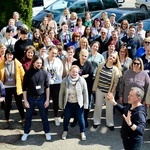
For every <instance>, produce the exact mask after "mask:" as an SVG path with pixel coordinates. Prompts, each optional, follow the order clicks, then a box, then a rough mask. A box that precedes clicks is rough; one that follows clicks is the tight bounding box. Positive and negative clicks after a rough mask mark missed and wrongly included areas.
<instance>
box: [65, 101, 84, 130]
mask: <svg viewBox="0 0 150 150" xmlns="http://www.w3.org/2000/svg"><path fill="white" fill-rule="evenodd" d="M73 114H75V117H76V119H77V121H78V123H79V126H80V132H85V121H84V109H83V107H81V108H80V106H79V104H78V103H69V102H67V104H66V106H65V109H64V121H63V126H64V131H68V125H69V121H70V118H72V116H73Z"/></svg>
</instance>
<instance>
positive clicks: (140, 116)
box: [115, 104, 147, 142]
mask: <svg viewBox="0 0 150 150" xmlns="http://www.w3.org/2000/svg"><path fill="white" fill-rule="evenodd" d="M115 107H116V108H117V110H119V111H120V112H121V113H122V114H125V115H126V116H127V113H128V111H129V110H130V111H131V114H132V115H131V122H132V123H133V124H135V125H136V126H137V129H136V130H135V131H133V130H132V129H131V127H129V126H128V124H127V123H126V121H125V120H123V123H122V128H121V137H122V139H123V140H130V141H133V142H135V141H141V140H143V134H144V130H145V125H146V115H147V113H146V108H145V106H143V105H141V106H138V107H136V108H134V109H131V105H130V104H129V105H127V106H122V105H119V104H117V105H116V106H115Z"/></svg>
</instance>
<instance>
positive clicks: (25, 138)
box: [21, 133, 29, 142]
mask: <svg viewBox="0 0 150 150" xmlns="http://www.w3.org/2000/svg"><path fill="white" fill-rule="evenodd" d="M28 135H29V134H26V133H25V134H24V135H23V136H22V137H21V141H23V142H24V141H26V140H27V138H28Z"/></svg>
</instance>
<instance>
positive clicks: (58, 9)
mask: <svg viewBox="0 0 150 150" xmlns="http://www.w3.org/2000/svg"><path fill="white" fill-rule="evenodd" d="M72 3H73V2H72V1H66V0H60V1H56V2H54V3H53V4H52V5H49V7H47V8H46V10H48V11H52V12H54V13H62V11H63V10H64V8H66V7H69V6H70V5H71V4H72Z"/></svg>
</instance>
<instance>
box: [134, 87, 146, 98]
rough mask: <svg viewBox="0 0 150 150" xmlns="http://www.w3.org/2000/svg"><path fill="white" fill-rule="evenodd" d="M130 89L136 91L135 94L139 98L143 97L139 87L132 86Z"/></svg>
mask: <svg viewBox="0 0 150 150" xmlns="http://www.w3.org/2000/svg"><path fill="white" fill-rule="evenodd" d="M131 90H134V91H136V96H137V97H140V98H141V99H143V97H144V91H143V90H142V89H141V88H138V87H132V88H131Z"/></svg>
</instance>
